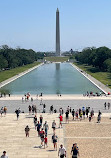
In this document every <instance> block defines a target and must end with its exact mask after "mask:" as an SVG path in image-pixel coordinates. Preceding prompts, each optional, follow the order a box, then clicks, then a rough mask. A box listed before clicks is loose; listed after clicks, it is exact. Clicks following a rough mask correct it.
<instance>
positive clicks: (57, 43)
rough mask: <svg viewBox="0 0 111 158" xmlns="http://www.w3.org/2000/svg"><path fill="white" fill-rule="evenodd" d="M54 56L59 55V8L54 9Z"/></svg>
mask: <svg viewBox="0 0 111 158" xmlns="http://www.w3.org/2000/svg"><path fill="white" fill-rule="evenodd" d="M56 56H60V28H59V9H58V8H57V11H56Z"/></svg>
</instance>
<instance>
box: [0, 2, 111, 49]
mask: <svg viewBox="0 0 111 158" xmlns="http://www.w3.org/2000/svg"><path fill="white" fill-rule="evenodd" d="M57 7H58V8H59V12H60V43H61V45H60V47H61V52H63V51H68V50H70V49H71V48H72V49H73V50H81V49H83V48H85V47H92V46H95V47H100V46H107V47H109V48H111V0H0V46H1V45H5V44H6V45H8V46H10V47H12V48H16V47H18V46H19V47H20V48H25V49H33V50H35V51H55V35H56V9H57Z"/></svg>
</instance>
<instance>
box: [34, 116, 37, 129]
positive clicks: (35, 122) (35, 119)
mask: <svg viewBox="0 0 111 158" xmlns="http://www.w3.org/2000/svg"><path fill="white" fill-rule="evenodd" d="M36 124H37V116H36V115H35V116H34V126H35V129H36Z"/></svg>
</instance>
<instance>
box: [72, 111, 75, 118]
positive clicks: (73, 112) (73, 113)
mask: <svg viewBox="0 0 111 158" xmlns="http://www.w3.org/2000/svg"><path fill="white" fill-rule="evenodd" d="M74 115H75V111H74V109H73V110H72V117H73V120H74Z"/></svg>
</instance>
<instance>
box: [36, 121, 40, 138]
mask: <svg viewBox="0 0 111 158" xmlns="http://www.w3.org/2000/svg"><path fill="white" fill-rule="evenodd" d="M36 127H37V132H38V137H39V134H40V128H41V124H40V123H39V121H38V123H37V124H36Z"/></svg>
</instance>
